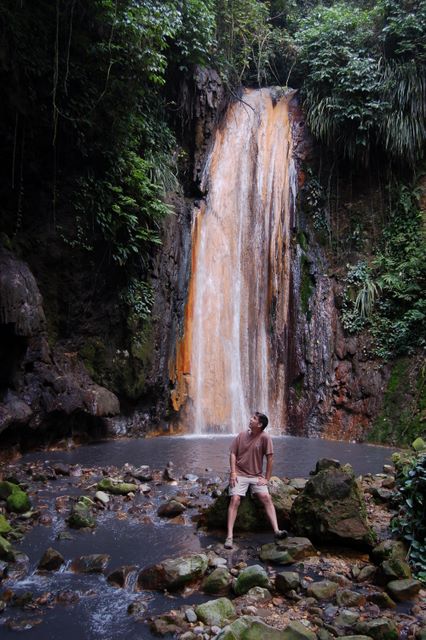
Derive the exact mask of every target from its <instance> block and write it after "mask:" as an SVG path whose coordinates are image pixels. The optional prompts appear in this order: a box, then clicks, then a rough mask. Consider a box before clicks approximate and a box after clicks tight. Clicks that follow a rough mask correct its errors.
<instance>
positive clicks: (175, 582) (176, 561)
mask: <svg viewBox="0 0 426 640" xmlns="http://www.w3.org/2000/svg"><path fill="white" fill-rule="evenodd" d="M207 566H208V558H207V556H206V555H205V554H204V553H193V554H191V555H186V556H181V557H179V558H167V559H166V560H163V561H162V562H160V563H159V564H156V565H152V566H150V567H146V568H145V569H142V571H141V572H140V573H139V576H138V586H139V588H142V589H157V590H160V591H163V590H164V589H167V590H168V591H175V590H177V589H181V588H182V587H184V586H186V585H187V584H190V583H191V582H195V581H196V580H198V579H200V578H202V577H203V576H204V574H205V572H206V571H207Z"/></svg>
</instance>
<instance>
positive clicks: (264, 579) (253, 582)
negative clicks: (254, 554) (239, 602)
mask: <svg viewBox="0 0 426 640" xmlns="http://www.w3.org/2000/svg"><path fill="white" fill-rule="evenodd" d="M268 586H269V579H268V574H267V573H266V571H265V569H264V568H263V567H261V566H260V565H259V564H255V565H252V566H251V567H247V568H246V569H243V570H242V571H241V572H240V575H239V576H238V578H237V580H236V582H235V586H234V591H235V593H236V594H237V595H243V594H244V593H247V591H249V589H251V588H252V587H268Z"/></svg>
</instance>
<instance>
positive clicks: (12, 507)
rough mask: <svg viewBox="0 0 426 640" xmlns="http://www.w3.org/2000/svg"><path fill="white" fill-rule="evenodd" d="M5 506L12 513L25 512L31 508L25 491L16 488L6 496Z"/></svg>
mask: <svg viewBox="0 0 426 640" xmlns="http://www.w3.org/2000/svg"><path fill="white" fill-rule="evenodd" d="M6 508H7V510H8V511H12V512H13V513H25V512H26V511H29V510H30V509H31V501H30V499H29V497H28V496H27V494H26V493H25V491H21V490H20V489H19V488H18V490H17V491H14V492H13V493H11V494H10V496H9V497H8V498H7V500H6Z"/></svg>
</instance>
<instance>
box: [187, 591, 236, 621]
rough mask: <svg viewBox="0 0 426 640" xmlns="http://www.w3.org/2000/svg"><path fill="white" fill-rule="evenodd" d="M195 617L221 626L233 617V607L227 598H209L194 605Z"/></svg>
mask: <svg viewBox="0 0 426 640" xmlns="http://www.w3.org/2000/svg"><path fill="white" fill-rule="evenodd" d="M195 613H196V614H197V618H198V619H199V620H201V622H204V624H209V625H217V626H218V627H223V626H224V625H226V624H228V622H229V620H231V619H232V618H235V615H236V614H235V607H234V605H233V604H232V602H231V601H230V600H228V598H218V599H217V600H209V601H208V602H204V603H203V604H199V605H198V606H196V607H195Z"/></svg>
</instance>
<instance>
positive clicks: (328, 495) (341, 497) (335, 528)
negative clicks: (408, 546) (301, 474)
mask: <svg viewBox="0 0 426 640" xmlns="http://www.w3.org/2000/svg"><path fill="white" fill-rule="evenodd" d="M320 462H321V461H320ZM317 467H318V468H319V469H320V470H319V471H318V472H317V473H315V475H314V476H313V477H312V478H311V479H310V480H309V481H308V482H307V484H306V487H305V488H304V490H303V491H302V493H301V494H300V495H298V496H297V497H296V499H295V501H294V503H293V507H292V510H291V522H292V527H293V529H294V530H295V531H296V532H297V533H299V534H300V535H307V536H309V538H312V539H313V540H319V541H321V542H339V543H344V544H346V545H348V544H349V545H351V544H352V545H356V546H364V547H365V546H372V544H373V542H374V533H373V531H372V529H371V528H370V526H369V525H368V522H367V515H366V506H365V501H364V497H363V496H362V494H361V491H360V489H359V486H358V484H357V482H356V479H355V475H354V473H353V471H352V468H351V467H350V466H349V465H345V466H344V467H342V466H339V467H336V466H334V465H333V466H328V467H326V468H322V467H323V465H320V463H317Z"/></svg>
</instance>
